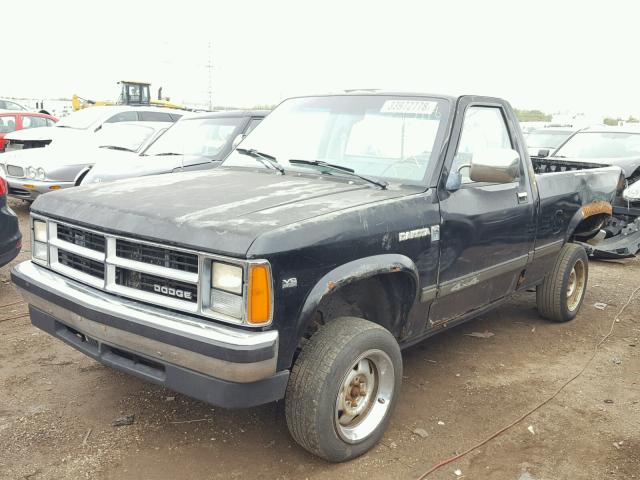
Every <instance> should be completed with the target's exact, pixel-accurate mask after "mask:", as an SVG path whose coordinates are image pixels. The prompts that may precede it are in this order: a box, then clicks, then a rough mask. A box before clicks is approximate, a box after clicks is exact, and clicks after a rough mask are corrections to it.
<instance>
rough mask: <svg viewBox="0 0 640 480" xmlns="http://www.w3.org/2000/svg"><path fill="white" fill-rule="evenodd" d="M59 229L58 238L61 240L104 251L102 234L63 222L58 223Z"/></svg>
mask: <svg viewBox="0 0 640 480" xmlns="http://www.w3.org/2000/svg"><path fill="white" fill-rule="evenodd" d="M57 230H58V239H60V240H63V241H65V242H68V243H73V244H74V245H78V246H79V247H84V248H88V249H89V250H95V251H96V252H103V253H104V246H105V241H104V236H102V235H100V234H97V233H93V232H89V231H87V230H81V229H79V228H75V227H70V226H68V225H61V224H58V225H57Z"/></svg>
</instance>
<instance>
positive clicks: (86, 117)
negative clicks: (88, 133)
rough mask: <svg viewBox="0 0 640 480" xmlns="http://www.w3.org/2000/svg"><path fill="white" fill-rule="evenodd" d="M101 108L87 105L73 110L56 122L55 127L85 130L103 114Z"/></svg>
mask: <svg viewBox="0 0 640 480" xmlns="http://www.w3.org/2000/svg"><path fill="white" fill-rule="evenodd" d="M103 108H104V107H89V108H84V109H82V110H78V111H77V112H73V113H71V114H70V115H67V116H66V117H64V118H63V119H62V120H60V121H59V122H58V123H56V127H59V128H75V129H78V130H85V129H87V128H89V127H90V126H91V125H93V124H95V123H96V122H98V121H99V120H101V119H102V118H103V117H104V116H105V111H104V110H103Z"/></svg>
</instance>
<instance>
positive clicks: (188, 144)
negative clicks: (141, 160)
mask: <svg viewBox="0 0 640 480" xmlns="http://www.w3.org/2000/svg"><path fill="white" fill-rule="evenodd" d="M242 120H243V119H242V117H219V118H191V119H189V118H186V119H183V120H180V121H178V122H176V123H175V125H173V126H172V127H171V128H169V129H168V130H167V131H166V132H165V133H164V134H163V135H162V136H161V137H160V138H158V140H156V141H155V142H153V143H152V144H151V146H150V147H149V148H148V149H147V150H145V152H144V154H145V155H197V156H204V157H209V158H211V159H212V160H222V158H221V157H222V156H223V155H224V154H225V153H226V152H227V151H228V148H227V147H229V146H230V145H231V142H232V141H233V138H234V136H235V135H234V134H237V133H236V131H237V130H238V129H239V127H240V124H241V123H242Z"/></svg>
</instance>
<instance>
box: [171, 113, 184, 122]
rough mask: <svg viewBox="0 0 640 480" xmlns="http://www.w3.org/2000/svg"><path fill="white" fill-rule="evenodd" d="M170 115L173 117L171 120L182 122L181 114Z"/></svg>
mask: <svg viewBox="0 0 640 480" xmlns="http://www.w3.org/2000/svg"><path fill="white" fill-rule="evenodd" d="M169 115H171V119H172V120H173V121H174V122H177V121H178V120H180V119H181V118H182V115H180V114H179V113H170V114H169Z"/></svg>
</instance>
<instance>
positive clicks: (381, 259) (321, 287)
mask: <svg viewBox="0 0 640 480" xmlns="http://www.w3.org/2000/svg"><path fill="white" fill-rule="evenodd" d="M392 275H393V276H394V277H392ZM372 280H380V282H381V283H382V285H381V288H383V289H385V291H386V292H388V293H389V292H390V290H389V289H391V293H393V292H394V291H396V292H398V291H399V290H398V289H400V288H402V287H401V285H407V286H408V291H406V292H405V294H406V297H405V298H404V299H403V301H402V303H403V304H405V306H406V312H404V313H408V310H409V308H410V306H411V305H413V304H414V302H415V301H416V299H417V298H418V292H419V286H420V280H419V276H418V269H417V267H416V265H415V263H414V262H413V260H411V259H410V258H409V257H407V256H404V255H400V254H383V255H375V256H371V257H366V258H362V259H358V260H354V261H351V262H348V263H345V264H343V265H340V266H338V267H336V268H334V269H333V270H331V271H330V272H328V273H327V274H325V275H324V276H323V277H322V278H320V280H318V282H316V284H315V285H314V287H313V288H312V289H311V291H310V292H309V294H308V295H307V298H306V300H305V302H304V304H303V306H302V309H301V313H300V316H299V321H298V328H297V338H298V339H301V338H303V337H304V335H305V333H306V332H307V331H308V330H309V329H310V327H311V326H312V324H313V322H314V319H315V318H314V317H315V315H316V312H317V311H318V308H319V307H320V306H321V305H322V304H323V302H326V301H327V300H328V299H330V298H332V297H334V298H335V296H336V295H338V294H341V293H343V292H345V291H347V290H348V289H349V287H350V286H353V285H356V284H358V282H364V281H372ZM403 282H406V284H403ZM394 289H395V290H394ZM404 290H405V289H404V288H402V291H404ZM376 323H378V322H376ZM383 326H385V325H383ZM400 328H401V325H400ZM392 333H394V334H396V335H397V334H398V333H399V332H392Z"/></svg>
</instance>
